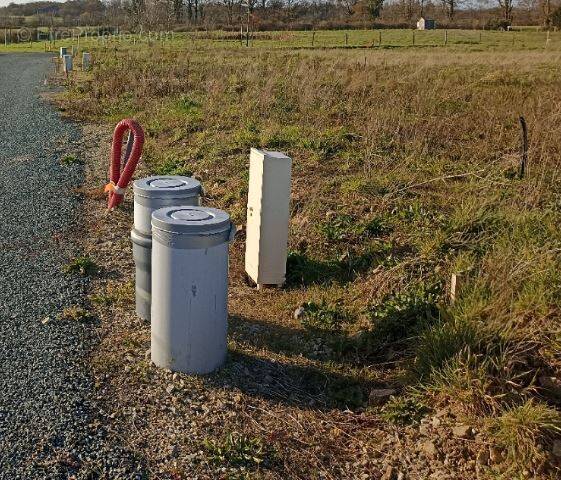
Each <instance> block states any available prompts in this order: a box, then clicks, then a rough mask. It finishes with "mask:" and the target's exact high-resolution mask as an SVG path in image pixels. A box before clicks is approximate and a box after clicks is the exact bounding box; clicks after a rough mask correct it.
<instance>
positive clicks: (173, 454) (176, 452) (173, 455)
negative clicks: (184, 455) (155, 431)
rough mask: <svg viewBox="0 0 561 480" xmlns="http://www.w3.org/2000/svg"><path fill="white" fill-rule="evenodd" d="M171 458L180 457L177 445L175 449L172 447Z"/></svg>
mask: <svg viewBox="0 0 561 480" xmlns="http://www.w3.org/2000/svg"><path fill="white" fill-rule="evenodd" d="M169 456H170V457H172V458H177V457H179V447H178V446H177V445H174V446H173V447H171V450H170V452H169Z"/></svg>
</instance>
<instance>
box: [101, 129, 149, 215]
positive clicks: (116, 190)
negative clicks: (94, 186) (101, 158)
mask: <svg viewBox="0 0 561 480" xmlns="http://www.w3.org/2000/svg"><path fill="white" fill-rule="evenodd" d="M127 130H129V139H128V141H127V148H126V151H125V159H124V164H125V165H124V168H123V170H122V171H121V150H122V148H123V135H124V134H125V132H126V131H127ZM143 145H144V131H143V130H142V127H141V126H140V124H139V123H138V122H137V121H136V120H133V119H132V118H125V119H124V120H121V121H120V122H119V123H118V124H117V126H116V127H115V132H114V133H113V146H112V147H111V165H110V167H109V180H110V182H109V183H108V184H107V185H106V186H105V191H106V192H107V193H108V194H109V199H108V202H107V208H108V209H109V210H113V209H114V208H115V207H116V206H117V205H119V204H120V203H121V202H122V201H123V198H124V195H125V190H126V188H127V185H128V184H129V182H130V181H131V178H132V175H133V173H134V170H135V169H136V166H137V165H138V162H139V161H140V156H141V155H142V147H143Z"/></svg>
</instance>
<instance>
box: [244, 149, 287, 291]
mask: <svg viewBox="0 0 561 480" xmlns="http://www.w3.org/2000/svg"><path fill="white" fill-rule="evenodd" d="M291 169H292V160H291V159H290V157H287V156H286V155H285V154H284V153H280V152H270V151H267V150H258V149H256V148H252V149H251V153H250V157H249V192H248V201H247V230H246V232H247V240H246V250H245V270H246V272H247V274H248V275H249V277H250V278H251V279H252V280H253V281H254V282H255V283H256V284H257V287H258V288H261V287H262V286H263V285H278V286H280V285H282V284H283V283H284V280H285V274H286V251H287V242H288V220H289V206H290V177H291Z"/></svg>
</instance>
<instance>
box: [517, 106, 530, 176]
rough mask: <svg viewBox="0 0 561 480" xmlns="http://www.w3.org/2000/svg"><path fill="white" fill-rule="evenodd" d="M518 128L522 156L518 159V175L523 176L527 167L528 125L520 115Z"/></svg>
mask: <svg viewBox="0 0 561 480" xmlns="http://www.w3.org/2000/svg"><path fill="white" fill-rule="evenodd" d="M520 128H521V129H522V131H521V134H522V158H521V159H520V169H519V172H518V177H519V178H524V175H526V170H527V169H528V126H527V125H526V119H525V118H524V117H522V116H521V117H520Z"/></svg>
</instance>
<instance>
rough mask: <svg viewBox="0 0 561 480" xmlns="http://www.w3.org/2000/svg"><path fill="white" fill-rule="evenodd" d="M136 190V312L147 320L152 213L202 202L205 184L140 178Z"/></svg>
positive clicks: (183, 179) (133, 237)
mask: <svg viewBox="0 0 561 480" xmlns="http://www.w3.org/2000/svg"><path fill="white" fill-rule="evenodd" d="M133 191H134V228H133V229H132V231H131V240H132V251H133V257H134V262H135V266H136V282H135V295H136V313H137V315H138V316H139V317H140V318H142V319H143V320H150V298H151V294H150V292H151V288H152V287H151V284H152V280H151V268H152V267H151V258H152V225H151V219H152V212H154V211H155V210H158V209H159V208H162V207H167V206H172V205H179V206H183V205H199V203H200V195H201V184H200V183H199V182H198V181H197V180H195V179H194V178H190V177H181V176H169V175H168V176H154V177H148V178H142V179H140V180H136V181H135V182H134V184H133Z"/></svg>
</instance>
